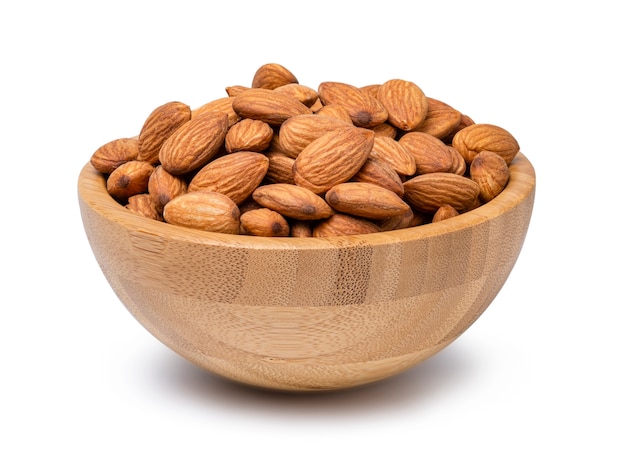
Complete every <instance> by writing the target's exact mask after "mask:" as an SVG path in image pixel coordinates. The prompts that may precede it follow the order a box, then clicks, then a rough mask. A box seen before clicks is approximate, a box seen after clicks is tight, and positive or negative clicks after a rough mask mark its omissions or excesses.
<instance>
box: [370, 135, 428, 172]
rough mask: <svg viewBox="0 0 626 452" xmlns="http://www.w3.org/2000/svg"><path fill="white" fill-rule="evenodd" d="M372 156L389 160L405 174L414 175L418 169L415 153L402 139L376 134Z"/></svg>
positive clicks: (396, 168)
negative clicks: (405, 145)
mask: <svg viewBox="0 0 626 452" xmlns="http://www.w3.org/2000/svg"><path fill="white" fill-rule="evenodd" d="M371 156H372V157H375V158H378V159H380V160H383V161H385V162H387V163H388V164H389V165H390V166H391V167H392V168H393V169H394V170H395V171H396V172H397V173H398V174H401V175H403V176H412V175H413V174H415V171H417V167H416V165H415V158H414V157H413V155H412V154H411V153H410V152H409V151H408V150H407V149H406V148H405V147H404V145H403V144H402V143H401V142H400V141H397V140H394V139H393V138H391V137H387V136H381V135H376V137H375V138H374V147H373V148H372V153H371Z"/></svg>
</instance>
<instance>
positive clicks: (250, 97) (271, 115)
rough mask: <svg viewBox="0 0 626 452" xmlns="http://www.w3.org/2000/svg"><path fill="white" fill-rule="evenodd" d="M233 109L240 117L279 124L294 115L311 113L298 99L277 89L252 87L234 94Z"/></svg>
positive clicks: (274, 124) (273, 124)
mask: <svg viewBox="0 0 626 452" xmlns="http://www.w3.org/2000/svg"><path fill="white" fill-rule="evenodd" d="M232 99H233V103H232V106H233V110H234V111H235V113H237V115H239V116H240V117H242V118H250V119H258V120H260V121H263V122H266V123H268V124H269V125H271V126H279V125H281V124H282V123H283V122H285V121H286V120H287V119H289V118H291V117H292V116H296V115H304V114H313V113H312V112H311V110H310V109H309V108H308V107H307V106H306V105H304V104H303V103H302V102H300V101H299V100H298V99H296V98H294V97H292V96H290V95H287V94H284V93H280V92H277V91H272V90H268V89H261V88H252V89H249V90H246V91H244V92H242V93H241V94H239V95H237V96H235V97H233V98H232Z"/></svg>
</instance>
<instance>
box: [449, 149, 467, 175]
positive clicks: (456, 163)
mask: <svg viewBox="0 0 626 452" xmlns="http://www.w3.org/2000/svg"><path fill="white" fill-rule="evenodd" d="M448 151H449V152H450V157H451V159H452V165H450V170H449V172H450V173H454V174H458V175H459V176H464V175H465V173H466V172H467V163H465V159H464V158H463V156H462V155H461V153H460V152H459V151H457V150H456V149H455V148H453V147H452V146H448Z"/></svg>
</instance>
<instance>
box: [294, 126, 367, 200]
mask: <svg viewBox="0 0 626 452" xmlns="http://www.w3.org/2000/svg"><path fill="white" fill-rule="evenodd" d="M373 145H374V132H372V131H371V130H367V129H364V128H361V127H353V126H346V127H343V128H339V129H335V130H333V131H330V132H326V133H325V134H324V135H322V136H321V137H319V138H317V139H316V140H314V141H312V142H311V143H310V144H309V145H308V146H307V147H305V148H304V149H303V150H302V152H300V154H298V156H297V157H296V160H295V162H294V164H293V171H294V174H293V175H294V181H295V183H296V184H298V185H300V186H303V187H306V188H308V189H309V190H311V191H313V192H314V193H317V194H321V193H324V192H325V191H327V190H328V189H329V188H331V187H332V186H333V185H336V184H339V183H341V182H347V181H348V180H350V179H351V178H352V177H353V176H354V175H355V174H356V173H357V172H358V171H359V169H360V168H361V166H363V164H364V163H365V161H366V160H367V158H368V157H369V154H370V152H371V150H372V147H373Z"/></svg>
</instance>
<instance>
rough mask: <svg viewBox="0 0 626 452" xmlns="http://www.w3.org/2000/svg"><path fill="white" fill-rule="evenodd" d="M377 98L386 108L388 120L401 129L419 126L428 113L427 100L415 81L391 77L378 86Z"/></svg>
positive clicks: (411, 128)
mask: <svg viewBox="0 0 626 452" xmlns="http://www.w3.org/2000/svg"><path fill="white" fill-rule="evenodd" d="M377 98H378V100H379V101H380V103H381V104H382V105H383V107H385V110H387V114H388V115H389V118H388V120H387V121H388V122H389V123H390V124H392V125H393V126H395V127H397V128H398V129H400V130H403V131H410V130H413V129H415V128H416V127H417V126H419V125H420V124H421V123H422V121H424V119H425V118H426V114H427V113H428V100H427V98H426V95H424V92H423V91H422V90H421V88H420V87H419V86H417V85H416V84H415V83H413V82H410V81H407V80H401V79H392V80H388V81H386V82H385V83H383V84H382V85H381V86H380V87H379V88H378V93H377Z"/></svg>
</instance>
